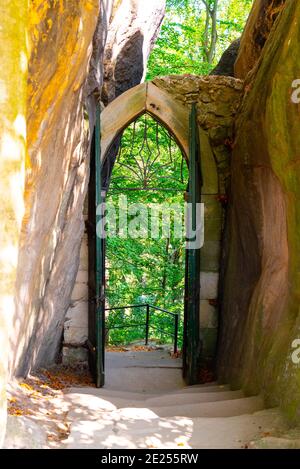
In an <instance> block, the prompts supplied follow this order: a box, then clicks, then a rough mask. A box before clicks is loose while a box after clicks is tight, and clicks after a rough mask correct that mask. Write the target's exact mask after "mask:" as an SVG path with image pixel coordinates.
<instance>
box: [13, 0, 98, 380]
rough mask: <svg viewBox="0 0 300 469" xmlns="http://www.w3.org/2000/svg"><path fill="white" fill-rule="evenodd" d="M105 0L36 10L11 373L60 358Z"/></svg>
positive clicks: (36, 7) (80, 229)
mask: <svg viewBox="0 0 300 469" xmlns="http://www.w3.org/2000/svg"><path fill="white" fill-rule="evenodd" d="M98 8H99V5H98V1H96V0H93V1H90V0H81V1H79V2H68V3H67V4H64V3H63V2H56V3H55V4H53V3H52V2H44V1H37V2H32V3H31V4H30V11H29V14H30V15H29V20H30V24H29V39H30V43H31V55H30V60H29V76H28V102H27V116H26V119H27V145H28V164H27V174H26V187H25V204H26V212H25V217H24V219H23V227H22V235H21V241H20V251H19V268H18V275H17V299H16V303H17V313H16V316H15V318H14V328H13V331H12V336H11V341H12V342H13V347H12V349H13V353H14V355H13V357H12V359H13V360H12V363H11V369H12V370H15V372H16V373H17V374H23V373H26V372H27V371H28V370H29V369H30V367H31V366H32V365H34V364H35V365H37V364H41V363H47V362H48V363H49V362H52V361H53V360H54V359H55V357H56V355H57V353H58V351H59V350H58V343H59V340H60V338H61V335H62V327H63V320H64V314H65V311H66V309H67V307H68V303H69V295H70V294H71V291H72V284H73V282H74V280H75V275H76V270H77V268H78V256H79V247H80V241H81V236H82V233H83V219H82V205H83V201H84V197H85V190H86V185H87V181H88V167H89V159H88V133H87V125H85V122H84V106H83V98H84V95H83V90H84V84H85V81H86V77H87V74H88V70H89V59H90V57H91V53H92V39H93V33H94V31H95V28H96V23H97V17H98Z"/></svg>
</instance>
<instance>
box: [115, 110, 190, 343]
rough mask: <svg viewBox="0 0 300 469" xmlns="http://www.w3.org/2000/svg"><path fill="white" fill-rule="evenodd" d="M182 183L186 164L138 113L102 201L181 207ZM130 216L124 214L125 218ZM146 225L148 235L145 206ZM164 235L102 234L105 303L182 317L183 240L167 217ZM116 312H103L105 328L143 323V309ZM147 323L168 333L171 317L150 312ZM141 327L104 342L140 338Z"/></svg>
mask: <svg viewBox="0 0 300 469" xmlns="http://www.w3.org/2000/svg"><path fill="white" fill-rule="evenodd" d="M187 182H188V168H187V165H186V162H185V161H184V160H183V157H182V153H181V151H180V149H179V148H178V146H177V144H176V143H175V142H174V140H173V139H172V138H171V137H170V135H169V133H168V132H167V131H166V129H165V128H163V127H162V126H161V125H160V124H158V123H157V122H156V121H154V120H153V119H152V118H151V117H150V116H142V117H140V118H139V119H137V121H136V123H133V124H131V125H130V126H129V127H128V128H127V129H126V130H125V132H124V134H123V137H122V144H121V147H120V152H119V155H118V157H117V160H116V163H115V166H114V170H113V177H112V180H111V184H110V190H109V193H108V198H107V203H113V204H114V206H116V207H118V206H119V203H120V202H119V200H120V199H119V196H120V194H124V195H126V196H127V199H128V205H130V204H134V203H142V204H145V205H147V206H148V207H150V206H152V204H163V203H166V202H167V203H168V204H176V205H178V204H179V205H180V206H181V207H183V206H184V191H185V190H186V187H187ZM145 189H148V190H145ZM156 189H159V190H156ZM170 189H172V190H170ZM132 218H133V219H134V217H130V216H128V220H129V222H130V221H131V219H132ZM117 222H119V217H117ZM148 229H149V233H148V234H149V235H150V232H151V219H150V210H149V217H148ZM160 234H161V235H162V231H160ZM170 234H171V236H170V237H167V236H165V237H163V236H160V237H159V239H152V238H151V237H150V236H148V237H147V238H138V239H132V238H130V237H128V238H119V237H108V239H107V247H106V249H107V251H106V252H107V255H106V259H107V266H106V267H107V286H106V293H107V300H108V306H110V307H113V306H114V307H115V306H123V305H124V306H125V305H133V304H140V303H143V304H144V303H150V304H153V305H155V306H160V307H163V308H166V309H167V310H169V311H171V312H179V313H181V317H182V318H183V293H184V271H185V249H184V244H185V242H184V239H178V238H176V237H174V236H173V234H174V223H173V220H172V218H171V233H170ZM122 314H123V313H122V312H121V313H118V314H116V313H115V312H112V313H110V314H109V317H108V324H109V325H110V327H115V326H117V325H119V323H120V321H121V322H122V320H124V319H126V323H127V324H129V325H130V324H132V323H133V324H140V323H142V324H143V323H144V322H145V317H144V315H145V308H144V309H143V308H142V309H141V310H132V312H131V314H130V315H128V314H127V315H125V316H122ZM151 324H152V325H153V326H154V325H156V327H159V328H162V326H163V325H164V324H165V326H166V331H167V332H169V333H171V332H172V333H173V332H174V331H173V325H174V321H173V319H172V318H171V317H169V316H168V315H165V314H160V313H158V312H156V313H154V312H152V314H151ZM144 331H145V328H144V327H139V328H138V327H137V328H130V329H128V330H124V329H122V330H121V329H116V330H114V331H112V332H111V333H110V341H111V342H112V343H124V342H125V343H126V342H128V341H130V340H135V339H140V338H142V337H144ZM153 334H154V336H155V337H156V338H157V339H159V340H162V339H164V341H165V342H166V341H167V339H168V340H170V336H169V337H168V336H163V335H162V334H160V333H158V332H154V330H153V332H152V337H153Z"/></svg>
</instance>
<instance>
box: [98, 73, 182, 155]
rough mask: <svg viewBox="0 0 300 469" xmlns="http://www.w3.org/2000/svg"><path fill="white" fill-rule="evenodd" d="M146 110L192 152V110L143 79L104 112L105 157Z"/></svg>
mask: <svg viewBox="0 0 300 469" xmlns="http://www.w3.org/2000/svg"><path fill="white" fill-rule="evenodd" d="M145 112H147V113H149V114H151V115H152V116H153V117H154V118H155V119H157V120H158V121H160V122H162V124H163V125H164V126H165V127H167V128H168V130H169V131H170V132H171V133H172V134H173V135H174V137H175V139H176V141H177V143H178V145H179V147H180V148H181V150H182V151H183V153H184V155H185V157H186V158H187V155H188V154H189V127H188V122H189V113H188V110H187V109H186V108H185V107H184V106H182V105H181V104H179V103H177V102H176V101H175V100H174V99H173V98H172V96H170V95H169V94H168V93H166V92H165V91H163V90H160V89H159V88H158V87H157V86H155V85H153V83H151V82H148V83H142V84H141V85H138V86H135V87H134V88H131V89H130V90H129V91H126V92H125V93H123V94H122V95H121V96H119V97H118V98H116V99H115V100H114V101H113V102H112V103H111V104H109V105H108V106H107V107H106V108H105V109H104V110H103V111H102V113H101V158H102V159H105V157H106V154H107V152H108V150H109V149H110V147H111V145H112V144H113V142H114V141H115V139H116V137H117V136H118V135H119V134H120V133H121V132H122V130H124V129H125V128H126V127H127V126H128V125H129V124H130V123H131V122H132V121H133V120H134V119H136V118H137V117H138V116H139V115H141V114H144V113H145Z"/></svg>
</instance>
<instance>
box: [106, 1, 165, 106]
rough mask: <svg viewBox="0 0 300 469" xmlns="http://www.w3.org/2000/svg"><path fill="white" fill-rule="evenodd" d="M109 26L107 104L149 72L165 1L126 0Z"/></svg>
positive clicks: (107, 43) (136, 83) (139, 81)
mask: <svg viewBox="0 0 300 469" xmlns="http://www.w3.org/2000/svg"><path fill="white" fill-rule="evenodd" d="M120 3H121V4H120V7H119V8H118V9H117V10H116V11H115V14H114V17H113V19H112V21H111V24H110V26H109V31H108V36H107V41H106V46H105V55H104V83H103V89H102V100H103V102H104V104H105V105H107V104H108V103H110V102H111V101H112V100H113V99H115V98H116V97H118V96H120V94H122V93H124V91H127V90H129V89H130V88H132V87H134V86H135V85H138V84H139V83H141V81H143V79H144V78H145V75H146V68H147V61H148V57H149V54H150V52H151V49H152V47H153V45H154V42H155V40H156V38H157V35H158V33H159V30H160V26H161V23H162V20H163V18H164V13H165V1H162V0H151V2H143V1H134V2H132V0H123V1H122V2H120Z"/></svg>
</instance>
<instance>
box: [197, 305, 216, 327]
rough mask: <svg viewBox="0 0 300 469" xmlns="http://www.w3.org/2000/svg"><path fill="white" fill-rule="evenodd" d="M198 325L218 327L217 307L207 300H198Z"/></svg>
mask: <svg viewBox="0 0 300 469" xmlns="http://www.w3.org/2000/svg"><path fill="white" fill-rule="evenodd" d="M200 311H201V314H200V327H201V328H215V327H218V316H217V308H216V307H215V306H213V305H211V304H210V302H209V301H208V300H201V301H200Z"/></svg>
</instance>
